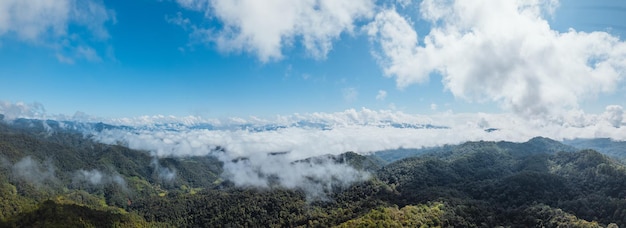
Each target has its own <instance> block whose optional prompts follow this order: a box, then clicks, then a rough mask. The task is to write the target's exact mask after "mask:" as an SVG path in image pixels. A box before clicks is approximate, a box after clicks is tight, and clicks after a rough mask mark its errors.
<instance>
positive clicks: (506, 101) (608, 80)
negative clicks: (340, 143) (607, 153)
mask: <svg viewBox="0 0 626 228" xmlns="http://www.w3.org/2000/svg"><path fill="white" fill-rule="evenodd" d="M46 2H47V3H46ZM302 2H311V3H310V4H308V5H307V3H302V4H300V3H293V4H292V3H290V4H291V5H290V4H286V6H281V4H280V3H281V1H276V0H274V1H267V2H264V3H267V4H263V6H262V7H263V9H261V8H259V9H258V10H257V9H256V8H254V5H255V3H254V1H230V2H228V1H222V0H178V1H174V0H171V1H168V0H162V1H157V0H136V1H116V0H104V1H97V0H90V1H73V0H60V1H56V0H55V1H34V0H33V1H30V0H28V1H3V2H2V3H0V101H8V102H27V103H32V102H38V103H41V104H43V105H44V106H45V108H46V111H47V112H48V113H55V114H68V115H72V114H73V113H75V112H77V111H80V112H85V113H87V114H90V115H95V116H100V117H129V116H139V115H157V114H163V115H177V116H186V115H198V116H205V117H226V116H250V115H254V116H272V115H277V114H283V115H284V114H292V113H312V112H338V111H343V110H346V109H349V108H356V109H359V108H361V107H366V108H369V109H374V110H379V109H391V110H399V111H403V112H407V113H420V114H436V113H441V112H446V111H448V110H449V111H452V112H455V113H463V112H469V113H475V112H487V113H499V112H512V113H518V114H519V115H524V116H531V117H532V116H536V115H557V114H558V113H562V112H567V111H571V110H582V111H584V112H587V113H601V112H603V111H604V110H605V107H606V106H608V105H618V106H626V82H625V80H624V79H626V78H625V77H626V72H625V69H626V48H624V47H626V45H625V44H624V38H623V37H626V24H624V22H625V21H626V2H624V1H617V0H616V1H608V0H604V1H582V0H570V1H566V0H563V1H560V2H557V1H554V0H552V1H534V2H535V3H532V2H533V1H528V2H530V3H523V4H521V3H520V4H518V3H510V4H508V3H507V4H501V3H497V2H498V1H477V2H476V3H474V2H472V4H473V5H475V6H476V9H470V8H471V7H467V6H464V5H463V4H464V3H463V2H462V1H459V2H457V1H445V2H438V1H424V2H420V1H415V2H411V1H397V2H396V1H370V0H354V1H350V3H349V4H347V5H346V4H335V3H336V2H335V3H332V1H331V2H330V3H329V2H328V1H302ZM346 2H348V1H346ZM537 2H538V3H537ZM270 3H271V4H270ZM274 3H276V4H274ZM283 3H284V2H283ZM274 6H278V8H272V7H274ZM280 7H286V8H280ZM428 7H430V8H428ZM507 7H508V8H507ZM511 7H513V8H511ZM245 9H252V11H250V12H267V13H268V14H267V15H270V16H264V15H262V14H260V15H261V16H258V15H257V14H255V13H252V14H251V13H249V12H248V11H246V10H245ZM502 9H514V12H513V11H512V12H511V14H512V15H511V16H510V17H509V16H508V15H506V14H504V13H500V12H508V11H506V10H502ZM447 10H450V11H447ZM41 12H45V13H41ZM276 12H279V13H281V15H280V17H279V18H278V19H276V18H275V17H276V15H277V14H276ZM289 12H291V13H292V14H289ZM439 12H444V13H445V14H438V13H439ZM477 12H478V13H477ZM272 13H273V14H272ZM282 13H284V14H285V15H282ZM475 13H477V14H475ZM3 14H4V15H5V16H4V17H3V16H2V15H3ZM289 15H292V16H293V17H289ZM471 15H475V16H471ZM476 15H478V16H476ZM467 17H471V18H469V19H468V18H467ZM537 17H539V19H537ZM328 18H330V19H328ZM494 18H500V19H501V23H500V24H498V23H495V24H494V23H483V22H484V21H493V20H494ZM515 18H517V19H515ZM273 19H276V20H277V22H279V23H278V24H272V23H273V21H272V20H273ZM470 19H471V20H470ZM265 20H267V21H265ZM462 21H465V22H467V23H462ZM320 22H321V23H320ZM474 22H475V24H472V23H474ZM542 22H546V23H548V24H549V29H547V30H546V29H541V28H542V25H543V24H542ZM268 25H269V26H268ZM282 25H284V26H285V27H281V26H282ZM404 25H408V27H407V26H404ZM255 26H257V27H255ZM258 26H261V27H262V26H267V27H263V28H259V27H258ZM499 26H503V27H499ZM518 26H522V27H518ZM281 28H282V30H281ZM459 28H460V29H459ZM503 28H505V29H503ZM506 28H509V29H506ZM570 28H573V29H574V30H575V31H570V30H569V29H570ZM455 29H459V30H455ZM433 31H438V32H440V33H443V35H439V36H435V32H433ZM494 31H495V32H497V34H494V33H493V32H494ZM546 31H547V32H546ZM594 31H599V32H600V33H601V34H600V35H589V34H594V33H592V32H594ZM517 32H519V34H518V33H517ZM412 34H414V35H416V40H412V39H410V37H411V35H412ZM459 34H460V35H461V37H459ZM509 35H510V36H509ZM277 37H278V39H279V41H278V42H272V38H274V39H275V38H277ZM425 37H429V38H430V39H431V40H434V42H435V43H438V45H432V46H428V44H426V42H425ZM515 37H521V38H520V39H517V38H515ZM455 39H458V40H456V41H455ZM468 40H469V41H468ZM546 40H547V41H546ZM449 41H450V42H449ZM466 41H467V42H466ZM544 41H546V42H544ZM457 44H458V45H457ZM519 44H522V45H528V47H529V48H528V49H525V48H521V49H515V48H514V47H516V45H518V46H519ZM272 45H274V46H272ZM276 45H278V46H276ZM307 45H313V46H307ZM328 45H330V46H328ZM463 45H465V46H463ZM568 45H571V48H569V47H570V46H568ZM511 47H513V49H511V50H512V51H506V50H508V48H511ZM484 48H486V49H484ZM535 48H537V50H535ZM590 49H592V51H588V50H590ZM596 49H597V50H596ZM407 50H408V51H407ZM503 50H505V51H503ZM527 50H530V51H528V53H527ZM450 53H456V54H450ZM477 53H479V54H480V53H485V55H489V56H487V57H484V59H481V58H483V57H481V55H479V54H477ZM541 53H545V55H544V54H541ZM494 56H495V57H494ZM457 57H458V58H457ZM543 57H545V58H546V59H541V58H543ZM570 57H571V58H570ZM597 63H599V64H597ZM596 64H597V65H596ZM476 66H480V67H476ZM587 71H588V72H587ZM482 80H484V81H482ZM498 81H502V84H498V83H499V82H498ZM500 85H502V86H500ZM518 86H519V87H518Z"/></svg>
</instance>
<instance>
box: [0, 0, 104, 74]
mask: <svg viewBox="0 0 626 228" xmlns="http://www.w3.org/2000/svg"><path fill="white" fill-rule="evenodd" d="M110 21H112V22H115V14H114V12H112V11H110V10H108V9H107V8H106V7H105V6H104V5H103V4H102V2H100V1H94V0H84V1H83V0H80V1H79V0H55V1H48V0H29V1H22V0H3V1H0V38H2V37H7V36H8V37H13V38H16V39H18V40H20V41H25V42H28V43H32V44H36V45H44V46H49V47H51V48H53V49H56V50H57V51H58V52H69V53H70V54H71V56H68V55H67V53H66V54H62V53H58V54H57V59H58V60H59V61H61V62H65V63H72V62H73V58H84V59H87V60H92V61H93V60H97V59H99V57H97V53H95V52H94V50H93V49H92V48H91V47H88V46H86V45H84V41H83V40H81V39H78V38H79V37H77V36H75V34H74V35H72V33H71V32H70V31H69V30H70V26H71V25H77V26H80V27H82V28H85V29H87V30H88V31H89V32H90V33H91V35H92V37H89V38H92V39H96V40H105V39H108V38H109V33H108V32H107V30H106V28H105V24H106V23H107V22H110ZM68 43H69V44H68Z"/></svg>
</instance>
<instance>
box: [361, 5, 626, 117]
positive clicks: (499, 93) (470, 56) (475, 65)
mask: <svg viewBox="0 0 626 228" xmlns="http://www.w3.org/2000/svg"><path fill="white" fill-rule="evenodd" d="M557 5H558V2H557V1H484V0H481V1H471V2H468V1H454V0H453V1H435V0H424V1H422V2H421V4H420V16H421V18H422V19H423V20H425V21H428V22H429V23H430V25H431V28H430V31H429V33H428V34H426V35H425V36H423V37H422V38H419V39H418V34H417V33H416V32H415V30H414V29H413V26H412V24H411V22H410V20H408V19H407V18H405V17H403V16H402V15H400V14H399V13H398V12H397V11H396V10H395V9H393V8H391V9H386V10H382V11H380V12H379V13H378V14H377V15H376V16H375V19H374V21H373V22H372V23H370V24H369V25H368V27H367V32H368V34H369V36H370V38H371V39H372V41H373V42H374V43H375V44H376V45H377V46H378V48H377V49H378V52H377V53H378V58H379V60H380V63H381V66H382V67H383V69H384V72H385V74H386V75H387V76H389V77H394V78H395V79H396V81H397V85H398V86H399V87H406V86H408V85H410V84H413V83H422V82H424V81H427V80H429V78H430V75H431V74H436V75H440V76H441V77H442V82H443V83H444V85H445V87H446V89H447V90H449V91H450V92H451V93H452V94H454V96H456V97H459V98H463V99H466V100H469V101H477V102H485V101H495V102H499V103H500V104H501V105H502V107H504V108H505V109H506V110H511V111H513V112H514V113H517V114H520V115H523V116H527V117H539V116H545V115H555V114H559V113H561V112H563V111H565V110H572V109H576V108H578V105H579V103H580V102H581V100H584V99H590V98H593V97H594V96H595V95H597V94H599V93H608V92H611V91H613V90H614V89H615V86H616V85H618V84H619V83H620V82H622V81H623V79H624V77H625V73H624V72H625V70H626V43H624V42H622V41H620V40H619V38H618V37H615V36H612V35H610V34H608V33H606V32H592V33H586V32H578V31H576V30H574V29H570V30H569V31H566V32H559V31H555V30H553V29H551V28H550V25H549V24H548V22H547V21H546V20H545V19H544V18H545V17H546V16H547V15H548V16H549V14H550V13H552V12H553V11H554V9H555V7H556V6H557Z"/></svg>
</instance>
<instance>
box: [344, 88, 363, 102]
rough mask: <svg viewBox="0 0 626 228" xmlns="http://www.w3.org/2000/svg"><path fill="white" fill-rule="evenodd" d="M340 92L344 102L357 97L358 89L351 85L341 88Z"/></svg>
mask: <svg viewBox="0 0 626 228" xmlns="http://www.w3.org/2000/svg"><path fill="white" fill-rule="evenodd" d="M341 94H342V95H343V100H344V101H346V102H354V101H356V100H357V99H358V97H359V91H358V90H357V89H356V88H353V87H349V88H343V89H342V90H341Z"/></svg>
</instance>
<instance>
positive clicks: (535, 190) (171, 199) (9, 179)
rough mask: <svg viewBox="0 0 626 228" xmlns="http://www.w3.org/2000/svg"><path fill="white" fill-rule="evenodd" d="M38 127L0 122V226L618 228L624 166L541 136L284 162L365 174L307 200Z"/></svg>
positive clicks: (190, 161)
mask: <svg viewBox="0 0 626 228" xmlns="http://www.w3.org/2000/svg"><path fill="white" fill-rule="evenodd" d="M25 123H28V124H25ZM48 126H55V123H54V122H50V123H48ZM53 128H54V127H53ZM46 129H47V128H46V127H44V125H43V122H41V121H30V122H29V121H22V122H20V123H18V124H7V123H0V183H2V185H1V186H0V192H1V193H2V194H0V208H1V210H0V211H1V212H2V213H1V214H0V216H1V217H0V227H5V226H6V227H33V226H34V227H37V226H47V227H50V226H64V227H68V226H69V227H85V226H87V227H110V226H124V227H154V226H177V227H197V226H205V227H216V226H218V227H219V226H234V227H240V226H241V227H249V226H263V227H285V226H287V227H296V226H302V227H308V226H313V227H328V226H340V227H355V226H388V227H416V226H422V225H424V226H439V227H451V226H455V227H495V226H511V227H534V226H545V227H559V226H560V227H562V226H570V227H571V226H574V227H602V226H608V225H615V224H617V225H619V226H622V227H624V226H626V219H625V218H626V210H625V209H624V208H626V167H625V166H624V165H623V164H622V163H619V162H617V161H615V160H613V159H612V158H610V157H608V156H606V155H603V154H600V153H598V152H596V151H594V150H580V151H578V150H577V149H575V148H574V147H571V146H567V145H564V144H561V143H559V142H557V141H554V140H550V139H547V138H534V139H532V140H530V141H528V142H524V143H511V142H485V141H480V142H467V143H463V144H460V145H448V146H444V147H440V148H430V149H428V151H427V152H424V153H422V154H421V155H419V156H412V157H407V158H403V159H400V160H395V159H397V158H399V157H402V156H404V155H406V154H401V155H389V156H387V157H386V158H387V159H385V158H383V157H384V156H383V157H377V156H378V155H379V154H375V155H373V156H362V155H359V154H357V153H352V152H348V153H344V154H340V155H326V156H318V157H311V158H307V159H303V160H298V161H294V162H293V163H300V164H302V165H304V166H306V167H316V165H326V164H327V163H328V162H330V163H333V164H338V165H348V166H350V167H353V168H354V169H357V170H362V171H365V172H369V174H370V175H369V178H368V179H367V180H365V181H360V182H354V183H352V184H351V185H349V186H343V185H339V186H334V187H332V188H329V189H330V190H326V191H325V193H324V194H326V196H324V197H322V198H311V197H309V196H308V195H307V194H309V191H308V189H303V188H286V187H284V185H271V186H269V187H253V186H248V187H246V186H237V185H235V184H234V183H233V182H231V181H230V180H229V179H227V177H224V176H223V172H224V167H223V165H224V164H223V163H221V162H220V160H219V159H217V158H216V157H213V156H210V155H208V156H195V157H161V158H157V157H154V156H152V155H151V153H150V152H149V151H138V150H132V149H129V148H127V147H125V146H123V145H107V144H102V143H97V142H94V141H92V140H91V139H90V138H89V137H88V135H87V136H86V135H83V134H82V133H80V132H77V131H72V130H63V129H61V128H54V129H53V130H52V131H50V130H46ZM221 150H222V151H217V153H223V152H224V151H223V149H221ZM407 150H408V149H407ZM284 154H285V153H284V152H277V153H270V154H268V155H267V156H268V157H270V156H281V155H284ZM390 157H393V158H394V159H388V158H390ZM246 159H247V158H241V160H242V161H245V160H246ZM391 160H395V161H393V162H391V163H387V162H386V161H391ZM245 164H246V163H245V162H244V163H240V164H239V165H245ZM304 166H290V167H304ZM325 167H326V168H328V166H325ZM320 168H322V166H320ZM254 175H262V173H256V174H254ZM346 175H348V174H347V173H346ZM333 178H334V177H333ZM269 179H271V178H269ZM309 181H311V182H312V183H315V184H316V185H312V186H318V185H320V184H321V185H323V184H328V185H330V184H332V183H334V182H333V181H335V180H331V182H328V183H325V182H324V181H326V180H324V179H319V178H315V177H310V180H309ZM612 223H614V224H612Z"/></svg>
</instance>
